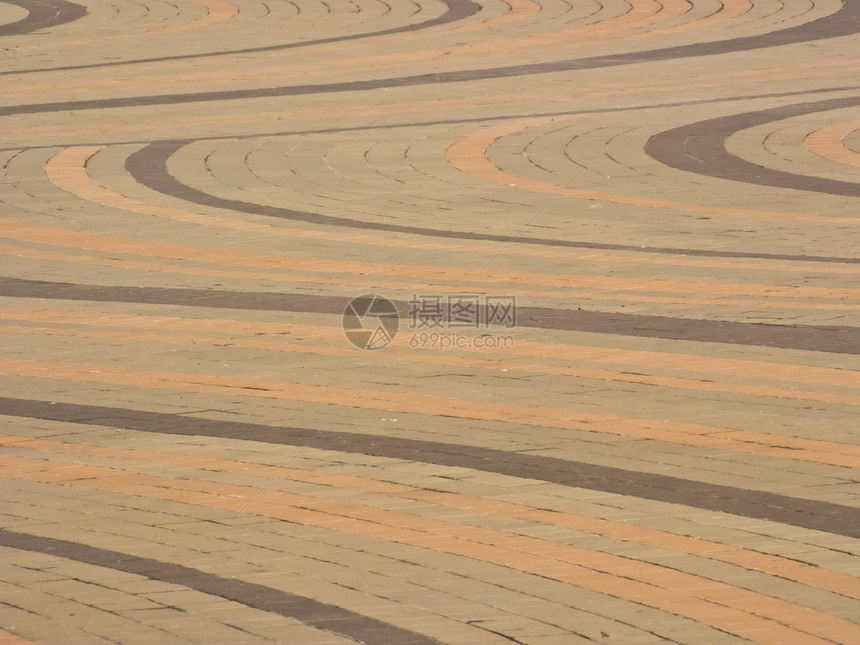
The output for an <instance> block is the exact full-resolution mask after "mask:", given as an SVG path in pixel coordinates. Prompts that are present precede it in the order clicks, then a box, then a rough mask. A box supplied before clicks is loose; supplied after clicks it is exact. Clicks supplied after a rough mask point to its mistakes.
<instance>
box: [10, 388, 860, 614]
mask: <svg viewBox="0 0 860 645" xmlns="http://www.w3.org/2000/svg"><path fill="white" fill-rule="evenodd" d="M0 414H4V415H8V416H17V417H27V418H32V419H45V420H50V421H63V422H67V423H82V424H89V425H97V426H107V427H112V428H123V429H127V430H137V431H139V432H153V433H160V434H170V435H192V436H202V437H219V438H226V439H239V440H243V441H257V442H263V443H271V444H278V445H286V446H301V447H305V446H313V448H315V449H318V450H333V451H336V452H345V453H350V454H359V455H368V456H373V457H388V458H393V459H404V460H408V461H414V462H418V463H426V464H436V465H443V466H452V467H457V468H468V469H470V470H478V471H482V472H490V473H497V474H500V475H508V476H510V477H520V478H525V479H536V480H538V481H545V482H551V483H553V484H559V485H562V486H569V487H573V488H583V489H587V490H596V491H602V492H605V493H612V494H617V495H627V496H630V497H639V498H642V499H648V500H652V501H657V502H665V503H669V504H680V505H682V506H687V507H691V508H699V509H703V510H707V511H717V512H720V513H729V514H732V515H740V516H743V517H751V518H755V519H760V520H767V521H770V522H779V523H782V524H789V525H792V526H799V527H803V528H807V529H812V530H815V531H823V532H825V533H833V534H837V535H845V536H849V537H860V510H858V509H856V508H851V507H848V506H841V505H839V504H831V503H829V502H820V501H815V500H807V499H800V498H796V497H787V496H785V495H778V494H776V493H768V492H763V491H756V490H748V489H744V488H736V487H733V486H723V485H719V484H709V483H705V482H698V481H693V480H689V479H681V478H678V477H670V476H667V475H655V474H651V473H642V472H638V471H635V470H625V469H623V468H614V467H611V466H599V465H595V464H590V463H587V462H582V461H570V460H566V459H558V458H554V457H543V456H539V455H532V454H522V453H516V452H508V451H505V450H497V449H494V448H482V447H480V446H470V445H465V444H454V443H439V442H434V441H421V440H417V439H404V438H400V437H391V436H387V435H374V434H363V433H357V432H335V431H331V430H312V429H309V428H295V427H284V426H267V425H261V424H256V423H244V422H239V421H220V420H215V419H204V418H201V417H194V416H189V415H184V414H183V415H180V414H166V413H162V412H146V411H143V410H130V409H125V408H110V407H102V406H94V405H77V404H73V403H56V402H48V401H37V400H30V399H17V398H6V397H0ZM240 602H241V601H240Z"/></svg>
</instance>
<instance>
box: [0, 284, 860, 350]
mask: <svg viewBox="0 0 860 645" xmlns="http://www.w3.org/2000/svg"><path fill="white" fill-rule="evenodd" d="M356 295H358V294H356ZM0 296H7V297H13V298H44V299H50V300H87V301H92V302H134V303H147V304H156V305H182V306H189V307H213V308H218V309H248V310H254V311H295V312H302V313H316V314H331V315H335V316H341V315H342V314H343V312H344V310H345V309H346V306H347V305H348V304H349V302H350V300H351V298H350V297H347V296H320V295H305V294H292V293H266V292H256V291H254V292H244V291H222V290H212V291H210V290H206V289H173V288H156V287H108V286H101V285H83V284H68V283H63V282H42V281H39V280H24V279H18V278H0ZM393 302H394V305H395V306H396V307H397V310H398V312H399V314H400V316H401V318H402V319H404V320H408V319H409V308H410V305H409V303H408V302H403V301H396V300H395V301H393ZM481 315H482V316H484V318H482V319H486V312H485V311H483V310H481ZM516 324H517V327H530V328H536V329H555V330H560V331H579V332H590V333H595V334H612V335H619V336H636V337H640V338H666V339H669V340H685V341H693V342H700V343H727V344H731V345H753V346H759V347H780V348H783V349H802V350H808V351H817V352H831V353H839V354H860V333H858V330H857V328H856V327H838V326H825V325H766V324H762V323H739V322H723V321H716V320H701V319H695V318H670V317H668V316H646V315H642V314H623V313H607V312H602V311H582V310H579V309H577V310H572V309H545V308H541V307H522V306H519V307H517V320H516Z"/></svg>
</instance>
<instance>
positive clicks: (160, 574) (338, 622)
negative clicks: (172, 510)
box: [0, 528, 438, 645]
mask: <svg viewBox="0 0 860 645" xmlns="http://www.w3.org/2000/svg"><path fill="white" fill-rule="evenodd" d="M0 546H5V547H11V548H13V549H21V550H24V551H31V552H34V553H45V554H48V555H53V556H56V557H58V558H65V559H67V560H74V561H75V562H85V563H87V564H91V565H94V566H97V567H105V568H107V569H114V570H115V571H124V572H126V573H133V574H136V575H139V576H144V577H146V578H149V579H151V580H159V581H161V582H167V583H170V584H174V585H181V586H183V587H187V588H188V589H194V590H195V591H199V592H201V593H205V594H208V595H210V596H218V597H219V598H226V599H227V600H232V601H234V602H238V603H241V604H243V605H245V606H246V607H253V608H254V609H260V610H262V611H267V612H270V613H273V614H279V615H281V616H284V617H286V618H292V619H295V620H299V621H301V622H303V623H305V624H306V625H310V626H312V627H315V628H316V629H323V630H326V631H329V632H333V633H335V634H340V635H342V636H346V637H348V638H351V639H355V640H357V641H359V642H361V643H366V645H389V644H390V643H403V645H438V641H436V640H433V639H431V638H428V637H427V636H423V635H422V634H417V633H415V632H411V631H408V630H406V629H402V628H400V627H397V626H395V625H392V624H390V623H384V622H382V621H381V620H376V619H375V618H371V617H369V616H363V615H362V614H358V613H355V612H353V611H349V610H348V609H343V608H341V607H337V606H335V605H329V604H327V603H323V602H319V601H318V600H313V599H311V598H306V597H305V596H299V595H296V594H292V593H289V592H286V591H281V590H280V589H273V588H272V587H264V586H263V585H259V584H255V583H253V582H245V581H243V580H238V579H236V578H222V577H220V576H216V575H214V574H211V573H206V572H205V571H200V570H199V569H192V568H191V567H186V566H183V565H181V564H173V563H172V562H164V561H162V560H154V559H152V558H141V557H138V556H136V555H130V554H128V553H122V552H120V551H109V550H107V549H100V548H98V547H94V546H89V545H86V544H80V543H78V542H69V541H67V540H58V539H55V538H49V537H41V536H38V535H30V534H27V533H18V532H17V531H9V530H7V529H2V528H0Z"/></svg>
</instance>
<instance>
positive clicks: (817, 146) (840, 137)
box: [803, 119, 860, 168]
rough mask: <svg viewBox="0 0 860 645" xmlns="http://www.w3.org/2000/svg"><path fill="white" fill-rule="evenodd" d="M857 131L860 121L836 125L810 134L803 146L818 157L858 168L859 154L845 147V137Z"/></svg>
mask: <svg viewBox="0 0 860 645" xmlns="http://www.w3.org/2000/svg"><path fill="white" fill-rule="evenodd" d="M857 130H860V119H856V120H853V121H846V122H844V123H837V124H836V125H831V126H828V127H826V128H821V129H819V130H816V131H815V132H812V133H810V134H809V135H808V136H807V137H806V138H805V139H804V140H803V145H804V146H806V148H807V150H809V151H810V152H814V153H815V154H817V155H819V156H820V157H824V158H825V159H830V160H831V161H835V162H836V163H841V164H845V165H847V166H854V167H857V168H860V153H858V152H855V151H854V150H851V149H849V148H848V147H847V146H846V145H845V137H847V136H848V135H849V134H851V133H852V132H855V131H857Z"/></svg>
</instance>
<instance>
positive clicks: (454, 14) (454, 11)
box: [0, 0, 481, 76]
mask: <svg viewBox="0 0 860 645" xmlns="http://www.w3.org/2000/svg"><path fill="white" fill-rule="evenodd" d="M6 1H9V2H11V1H13V0H6ZM15 1H16V2H18V3H21V2H30V1H32V0H15ZM439 1H440V2H442V3H443V4H445V5H447V7H448V9H447V10H446V11H445V13H443V14H442V15H441V16H438V17H437V18H431V19H430V20H425V21H424V22H419V23H416V24H414V25H404V26H402V27H392V28H391V29H384V30H382V31H370V32H367V33H363V34H350V35H348V36H333V37H331V38H318V39H316V40H305V41H301V42H294V43H284V44H283V45H269V46H266V47H249V48H246V49H230V50H225V51H217V52H209V53H205V54H182V55H178V56H158V57H154V58H138V59H135V60H120V61H111V62H104V63H93V64H90V65H66V66H64V67H43V68H39V69H22V70H12V71H8V72H0V76H2V75H6V74H34V73H37V72H65V71H69V70H73V69H92V68H95V67H98V68H103V67H116V66H117V65H137V64H140V63H162V62H165V61H174V60H187V59H191V58H209V57H212V56H230V55H235V54H255V53H259V52H270V51H280V50H284V49H295V48H296V47H311V46H313V45H324V44H327V43H337V42H343V41H348V40H357V39H361V38H376V37H378V36H390V35H392V34H401V33H405V32H410V31H418V30H421V29H429V28H430V27H437V26H439V25H445V24H448V23H452V22H457V21H460V20H463V19H464V18H468V17H469V16H471V15H474V14H475V13H477V12H478V11H479V10H480V8H481V7H480V6H479V5H477V4H475V3H474V2H472V0H439Z"/></svg>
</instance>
